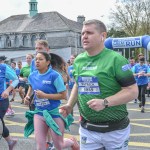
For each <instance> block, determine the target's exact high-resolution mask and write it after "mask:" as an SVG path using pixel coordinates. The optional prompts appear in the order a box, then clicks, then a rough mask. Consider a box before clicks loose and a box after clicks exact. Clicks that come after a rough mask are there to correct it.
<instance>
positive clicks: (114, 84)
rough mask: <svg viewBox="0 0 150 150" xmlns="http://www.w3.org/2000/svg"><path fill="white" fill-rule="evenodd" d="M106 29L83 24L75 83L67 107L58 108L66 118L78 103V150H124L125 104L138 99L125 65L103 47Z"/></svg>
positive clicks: (98, 23)
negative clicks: (79, 118) (79, 122)
mask: <svg viewBox="0 0 150 150" xmlns="http://www.w3.org/2000/svg"><path fill="white" fill-rule="evenodd" d="M106 36H107V33H106V27H105V25H104V23H103V22H101V21H98V20H89V21H85V22H84V23H83V28H82V38H81V40H82V45H83V48H84V49H85V52H84V53H81V54H80V55H78V56H77V58H76V59H75V61H74V65H73V67H74V71H73V75H74V78H75V81H76V83H75V84H74V87H73V89H72V92H71V95H70V98H69V100H68V103H67V104H66V105H64V106H62V107H60V109H61V112H62V114H63V115H64V116H65V115H68V114H69V113H70V112H71V110H72V108H73V107H74V105H75V103H76V102H77V100H78V102H79V112H80V114H81V117H82V120H81V126H80V128H79V133H80V149H81V150H95V149H100V150H104V149H105V150H114V149H117V150H127V149H128V140H129V134H130V125H129V119H128V112H127V108H126V103H128V102H129V101H132V100H133V99H135V98H137V96H138V88H137V85H136V82H135V79H134V76H133V74H132V72H131V70H130V65H129V64H128V61H127V60H126V59H125V58H124V57H123V56H121V55H120V54H118V53H117V52H115V51H112V50H109V49H107V48H105V47H104V41H105V39H106Z"/></svg>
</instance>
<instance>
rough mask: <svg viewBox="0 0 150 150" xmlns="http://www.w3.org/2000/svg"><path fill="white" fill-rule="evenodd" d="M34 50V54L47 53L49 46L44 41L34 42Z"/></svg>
mask: <svg viewBox="0 0 150 150" xmlns="http://www.w3.org/2000/svg"><path fill="white" fill-rule="evenodd" d="M35 50H36V53H38V52H40V51H43V52H47V53H49V50H50V49H49V46H48V42H47V41H46V40H37V41H35Z"/></svg>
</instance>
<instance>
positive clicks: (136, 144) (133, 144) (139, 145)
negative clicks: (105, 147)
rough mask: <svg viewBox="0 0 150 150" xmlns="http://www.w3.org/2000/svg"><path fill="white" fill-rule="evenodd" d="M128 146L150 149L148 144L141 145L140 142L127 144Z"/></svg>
mask: <svg viewBox="0 0 150 150" xmlns="http://www.w3.org/2000/svg"><path fill="white" fill-rule="evenodd" d="M129 145H130V146H138V147H150V143H141V142H129Z"/></svg>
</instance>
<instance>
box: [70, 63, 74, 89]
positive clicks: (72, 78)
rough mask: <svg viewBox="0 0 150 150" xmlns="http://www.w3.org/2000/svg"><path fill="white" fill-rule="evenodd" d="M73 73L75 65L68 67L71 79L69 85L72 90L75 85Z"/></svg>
mask: <svg viewBox="0 0 150 150" xmlns="http://www.w3.org/2000/svg"><path fill="white" fill-rule="evenodd" d="M72 72H73V65H71V66H69V67H68V75H69V77H70V78H69V83H68V85H69V88H70V89H72V88H73V85H74V82H75V80H74V77H73V73H72Z"/></svg>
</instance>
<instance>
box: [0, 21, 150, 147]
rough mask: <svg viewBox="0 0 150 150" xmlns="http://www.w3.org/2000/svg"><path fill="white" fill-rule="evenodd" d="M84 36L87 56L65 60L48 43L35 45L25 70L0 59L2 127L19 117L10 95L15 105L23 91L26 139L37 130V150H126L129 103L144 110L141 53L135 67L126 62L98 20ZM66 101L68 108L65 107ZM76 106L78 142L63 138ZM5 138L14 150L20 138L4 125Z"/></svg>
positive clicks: (144, 70)
mask: <svg viewBox="0 0 150 150" xmlns="http://www.w3.org/2000/svg"><path fill="white" fill-rule="evenodd" d="M81 36H82V37H81V42H82V45H83V48H84V50H85V52H83V53H81V54H79V55H78V56H76V55H74V54H72V55H71V56H70V59H69V60H68V61H67V62H65V61H64V60H63V58H61V57H59V56H57V55H54V54H52V53H51V52H50V47H49V45H48V42H47V41H46V40H37V41H36V42H35V51H36V54H35V56H33V55H31V54H27V55H26V66H23V67H22V62H21V61H18V62H17V63H16V62H14V61H13V62H11V66H9V65H6V64H5V63H4V60H5V59H6V57H4V56H1V57H0V117H1V119H2V120H3V123H4V119H3V118H4V115H6V116H11V115H14V114H15V112H14V110H13V109H12V107H11V103H9V95H10V94H12V99H11V100H10V102H14V101H15V96H16V92H19V95H20V98H21V104H25V105H28V106H29V110H28V111H27V112H26V114H25V117H26V118H27V119H28V122H27V124H26V126H25V128H24V135H25V137H28V136H29V135H30V134H32V133H33V131H34V134H35V140H36V146H37V150H46V149H47V150H50V149H52V148H54V147H55V149H57V150H62V149H64V148H69V147H70V148H71V149H72V150H79V149H81V150H95V149H100V150H113V149H118V150H127V149H128V142H129V136H130V120H129V118H128V111H127V106H126V104H127V103H128V102H130V101H132V100H135V102H137V101H139V107H141V112H142V113H143V112H145V109H144V106H145V102H146V98H145V92H146V89H147V87H148V83H149V80H148V79H149V78H148V77H149V76H150V69H149V66H148V65H147V64H145V58H144V56H143V54H139V60H138V63H135V60H134V58H130V60H129V61H128V60H127V59H126V58H124V57H123V56H121V55H120V54H118V53H117V52H115V51H112V50H110V49H107V48H106V47H105V46H104V41H105V39H106V37H107V29H106V26H105V24H104V23H103V22H101V21H99V20H88V21H85V22H84V23H83V28H82V32H81ZM54 56H55V58H56V56H57V59H55V58H53V57H54ZM56 60H57V61H56ZM16 64H17V65H18V67H17V68H16ZM10 81H11V82H10ZM6 84H7V86H6ZM62 100H65V101H66V104H63V105H61V101H62ZM75 104H77V105H78V109H79V113H80V127H79V134H80V144H78V141H77V140H76V138H75V137H73V136H72V137H71V138H64V131H65V129H69V126H70V125H71V123H72V122H73V120H74V119H73V108H74V106H75ZM5 113H6V114H5ZM3 137H4V138H5V140H6V141H7V143H8V146H9V150H13V147H14V146H15V144H16V143H17V140H16V139H13V138H12V137H10V136H9V130H8V128H7V127H6V126H5V123H4V132H3Z"/></svg>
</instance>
